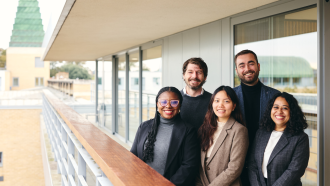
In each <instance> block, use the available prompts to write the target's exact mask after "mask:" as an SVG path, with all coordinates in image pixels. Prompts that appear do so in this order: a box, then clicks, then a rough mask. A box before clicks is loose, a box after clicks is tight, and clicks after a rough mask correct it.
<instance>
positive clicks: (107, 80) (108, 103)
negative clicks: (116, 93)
mask: <svg viewBox="0 0 330 186" xmlns="http://www.w3.org/2000/svg"><path fill="white" fill-rule="evenodd" d="M110 59H111V58H110ZM102 68H103V69H102V70H103V77H102V78H101V79H102V82H101V84H102V86H103V90H102V91H103V104H104V105H103V107H102V108H103V112H101V113H102V114H104V115H102V116H101V118H102V119H103V122H104V125H105V127H106V128H108V129H110V130H112V61H111V60H109V59H105V60H104V61H103V65H102Z"/></svg>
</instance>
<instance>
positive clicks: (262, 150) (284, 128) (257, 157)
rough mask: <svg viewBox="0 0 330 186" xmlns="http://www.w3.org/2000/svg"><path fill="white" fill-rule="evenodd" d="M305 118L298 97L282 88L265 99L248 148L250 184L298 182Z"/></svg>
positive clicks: (305, 146)
mask: <svg viewBox="0 0 330 186" xmlns="http://www.w3.org/2000/svg"><path fill="white" fill-rule="evenodd" d="M306 128H307V122H306V119H305V116H304V113H303V112H302V110H301V108H300V106H299V105H298V101H297V100H296V99H295V98H294V97H293V96H292V95H291V94H288V93H286V92H283V93H277V94H275V95H274V97H273V98H272V99H271V100H270V101H269V103H268V106H267V109H266V110H265V113H264V115H263V118H262V120H261V121H260V129H259V130H258V131H257V134H256V138H255V140H254V143H253V146H252V148H251V155H250V156H249V163H248V168H249V171H248V174H249V180H250V183H251V185H259V186H267V185H272V186H277V185H278V186H301V185H302V183H301V180H300V179H301V177H302V176H303V175H304V173H305V170H306V168H307V165H308V160H309V139H308V135H307V134H306V133H305V132H304V129H306Z"/></svg>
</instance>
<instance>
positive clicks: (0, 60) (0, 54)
mask: <svg viewBox="0 0 330 186" xmlns="http://www.w3.org/2000/svg"><path fill="white" fill-rule="evenodd" d="M5 66H6V50H3V49H1V48H0V68H4V67H5Z"/></svg>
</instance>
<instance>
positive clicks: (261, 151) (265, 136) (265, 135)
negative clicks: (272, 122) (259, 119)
mask: <svg viewBox="0 0 330 186" xmlns="http://www.w3.org/2000/svg"><path fill="white" fill-rule="evenodd" d="M271 134H272V132H268V131H265V130H263V132H262V135H261V136H260V140H261V141H260V145H259V146H258V147H257V148H258V150H257V153H258V154H257V157H258V160H259V161H258V164H259V166H260V167H262V162H263V160H264V153H265V150H266V146H267V144H268V141H269V138H270V135H271ZM255 140H258V139H255Z"/></svg>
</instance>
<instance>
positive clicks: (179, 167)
mask: <svg viewBox="0 0 330 186" xmlns="http://www.w3.org/2000/svg"><path fill="white" fill-rule="evenodd" d="M176 121H177V122H176V123H175V124H174V126H173V131H172V137H171V142H170V146H169V150H168V155H167V161H166V165H165V171H164V177H165V178H167V179H168V180H170V181H171V182H172V183H173V184H175V185H178V186H179V185H180V186H191V185H194V183H195V179H196V176H197V175H198V169H199V163H200V145H199V141H198V138H197V132H196V129H195V128H193V127H190V126H188V125H187V124H186V123H185V122H184V121H183V120H182V119H181V118H179V119H178V120H176ZM153 122H154V120H153V119H151V120H148V121H145V122H143V123H142V124H141V125H140V127H139V128H138V131H137V133H136V136H135V140H134V142H133V145H132V148H131V152H132V153H133V154H135V155H136V156H137V157H139V158H140V159H142V157H143V149H144V143H145V141H146V139H147V136H148V132H149V131H150V130H151V126H152V124H153Z"/></svg>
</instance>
